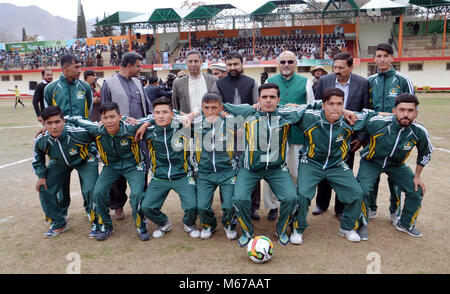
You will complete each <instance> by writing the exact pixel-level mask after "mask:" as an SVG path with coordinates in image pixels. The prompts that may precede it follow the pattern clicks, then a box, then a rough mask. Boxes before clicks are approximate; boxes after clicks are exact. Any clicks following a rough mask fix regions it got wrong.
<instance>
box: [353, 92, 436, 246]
mask: <svg viewBox="0 0 450 294" xmlns="http://www.w3.org/2000/svg"><path fill="white" fill-rule="evenodd" d="M418 105H419V101H418V99H417V97H416V96H415V95H412V94H407V93H404V94H400V95H399V96H397V97H396V98H395V107H394V108H393V109H392V112H393V113H394V115H393V116H376V117H373V118H372V119H371V121H370V122H369V124H368V125H367V127H366V129H365V130H366V132H367V133H368V134H369V136H370V144H369V145H367V146H366V147H365V148H364V150H363V151H361V162H360V167H359V172H358V176H357V179H358V181H359V182H360V184H361V188H362V190H363V193H364V198H363V202H362V204H361V207H362V214H361V219H360V221H359V228H358V231H357V232H358V234H359V236H360V237H361V239H362V240H368V234H367V224H368V222H369V218H370V217H369V214H368V208H369V204H370V202H369V201H370V195H371V193H372V191H373V190H374V188H375V187H376V184H377V179H379V176H380V174H381V173H386V174H387V175H388V176H389V177H390V178H391V179H392V181H393V182H394V184H395V185H397V186H398V187H399V188H400V190H401V191H403V192H405V203H404V207H403V210H402V213H401V218H395V219H394V220H392V219H391V220H392V222H393V225H394V227H395V228H396V229H397V230H398V231H401V232H405V233H407V234H408V235H410V236H412V237H416V238H417V237H422V236H423V234H422V233H421V232H419V231H418V230H417V229H416V228H415V223H416V221H417V216H418V214H419V211H420V208H421V205H422V204H421V203H422V199H423V196H424V195H425V184H424V182H423V181H422V179H421V178H420V175H421V173H422V170H423V168H424V167H425V165H426V164H428V163H429V162H430V159H431V153H432V151H433V147H432V145H431V142H430V138H429V136H428V132H427V129H426V128H425V127H424V126H423V125H421V124H419V123H416V122H414V120H415V118H416V117H417V114H418V109H417V106H418ZM414 146H417V150H418V154H417V161H416V171H415V173H414V172H413V171H412V170H411V168H410V167H409V166H408V165H407V164H406V163H405V161H406V159H407V158H408V156H409V155H410V154H411V151H412V149H413V148H414Z"/></svg>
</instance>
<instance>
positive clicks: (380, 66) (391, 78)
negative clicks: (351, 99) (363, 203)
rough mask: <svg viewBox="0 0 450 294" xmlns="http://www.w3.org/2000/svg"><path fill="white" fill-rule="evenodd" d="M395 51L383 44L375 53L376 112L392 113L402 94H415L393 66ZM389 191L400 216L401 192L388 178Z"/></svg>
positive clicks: (373, 97)
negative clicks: (396, 100)
mask: <svg viewBox="0 0 450 294" xmlns="http://www.w3.org/2000/svg"><path fill="white" fill-rule="evenodd" d="M393 54H394V50H393V48H392V46H391V45H389V44H386V43H382V44H378V45H377V49H376V51H375V56H374V57H375V58H374V59H375V63H376V64H377V73H376V74H374V75H372V76H370V77H369V78H368V80H369V97H370V104H371V109H373V110H375V111H382V112H389V113H392V109H393V108H394V102H395V98H396V97H397V96H398V95H400V94H402V93H408V94H414V86H413V83H412V81H411V79H410V78H409V77H408V76H407V75H405V74H403V73H401V72H399V71H396V70H395V68H394V67H393V66H392V61H393V60H394V59H393ZM379 182H380V179H379V178H378V179H377V184H376V186H375V188H374V190H373V192H372V194H371V196H370V206H369V217H370V218H375V217H376V215H377V214H376V211H377V204H376V202H377V195H378V185H379ZM388 184H389V191H390V193H391V196H390V199H391V204H393V205H391V206H390V207H389V210H390V212H391V213H392V212H395V213H397V216H399V214H400V210H401V201H400V200H401V191H400V189H399V187H397V186H395V185H394V183H393V181H392V179H391V178H390V177H388Z"/></svg>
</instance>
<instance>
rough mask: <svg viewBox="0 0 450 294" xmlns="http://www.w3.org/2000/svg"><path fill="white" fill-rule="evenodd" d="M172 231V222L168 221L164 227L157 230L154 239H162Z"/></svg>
mask: <svg viewBox="0 0 450 294" xmlns="http://www.w3.org/2000/svg"><path fill="white" fill-rule="evenodd" d="M170 230H172V224H171V223H170V221H167V222H166V223H165V224H164V225H162V226H158V228H156V230H155V231H154V232H153V238H161V237H162V236H164V234H165V233H166V232H170Z"/></svg>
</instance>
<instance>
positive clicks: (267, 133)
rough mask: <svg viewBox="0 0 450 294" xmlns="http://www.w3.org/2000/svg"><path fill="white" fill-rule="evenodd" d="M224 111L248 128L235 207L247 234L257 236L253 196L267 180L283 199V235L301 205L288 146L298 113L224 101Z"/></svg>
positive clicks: (279, 228)
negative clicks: (290, 172) (288, 167)
mask: <svg viewBox="0 0 450 294" xmlns="http://www.w3.org/2000/svg"><path fill="white" fill-rule="evenodd" d="M303 108H304V109H306V106H305V107H303ZM303 108H302V109H303ZM224 110H225V111H226V112H228V113H231V114H232V115H234V117H235V120H236V121H237V122H239V120H241V121H242V123H243V128H244V130H245V135H244V136H245V140H244V153H243V154H242V155H241V158H240V160H241V161H242V167H241V168H240V169H239V172H238V175H237V181H236V184H235V190H234V206H235V209H236V214H237V216H238V220H239V223H240V225H241V228H242V231H243V234H245V235H246V236H247V237H249V238H250V237H253V235H254V231H253V225H252V222H251V199H250V198H251V197H250V195H251V193H252V191H253V189H254V187H255V185H256V183H258V182H259V181H260V180H261V179H264V180H265V181H266V182H267V183H268V184H269V186H270V188H271V189H272V191H273V192H274V193H275V195H276V196H277V198H278V200H279V201H280V216H279V218H278V223H277V227H276V231H277V234H278V236H281V235H283V234H285V233H286V230H287V228H288V225H289V224H290V223H291V222H292V221H293V219H294V217H295V215H296V212H297V210H298V205H299V197H298V195H297V192H296V188H295V185H294V183H293V182H292V178H291V175H290V174H289V171H288V169H287V167H286V145H287V144H288V135H289V130H290V128H291V125H292V124H293V122H292V120H291V119H292V118H293V117H290V116H289V115H288V114H289V113H296V112H295V111H292V109H289V108H286V107H278V108H277V109H276V110H275V111H274V112H272V113H266V112H263V111H257V110H255V109H254V108H253V107H252V106H250V105H248V104H243V105H232V104H229V103H226V104H224ZM237 127H238V128H239V127H240V126H239V125H238V126H237ZM238 145H239V144H238Z"/></svg>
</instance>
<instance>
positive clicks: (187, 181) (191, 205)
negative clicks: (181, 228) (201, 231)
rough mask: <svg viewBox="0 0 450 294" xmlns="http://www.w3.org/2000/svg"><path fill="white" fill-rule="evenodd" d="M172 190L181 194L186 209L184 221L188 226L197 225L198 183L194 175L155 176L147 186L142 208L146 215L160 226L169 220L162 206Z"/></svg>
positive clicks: (182, 204)
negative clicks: (179, 176)
mask: <svg viewBox="0 0 450 294" xmlns="http://www.w3.org/2000/svg"><path fill="white" fill-rule="evenodd" d="M170 190H174V191H175V192H176V193H178V195H179V196H180V200H181V208H182V209H183V211H184V216H183V223H184V224H186V225H188V226H193V225H195V221H196V219H197V185H196V183H195V179H194V177H190V176H185V177H182V178H180V179H177V180H172V181H170V180H161V179H157V178H153V179H152V180H151V181H150V184H149V185H148V187H147V191H146V193H145V197H144V200H143V201H142V205H141V209H142V211H143V212H144V215H145V216H146V217H147V218H148V219H150V220H151V221H152V222H154V223H155V224H157V225H158V226H162V225H164V224H165V223H166V222H167V221H168V217H167V215H166V214H164V213H163V212H161V208H162V206H163V204H164V201H166V198H167V195H168V194H169V192H170Z"/></svg>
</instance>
